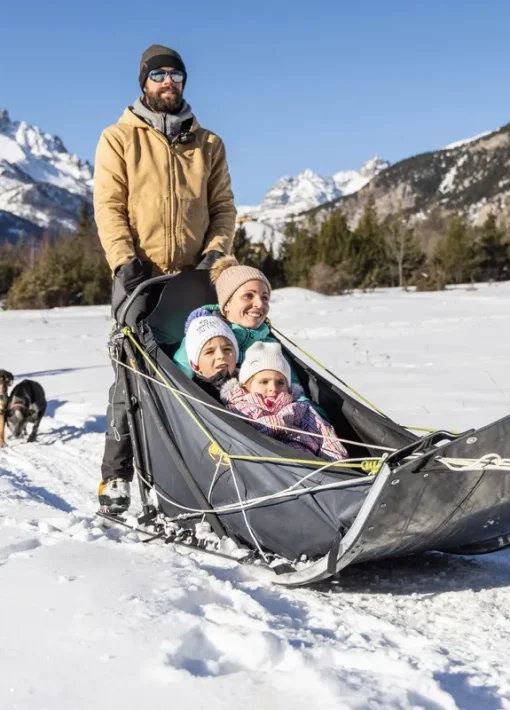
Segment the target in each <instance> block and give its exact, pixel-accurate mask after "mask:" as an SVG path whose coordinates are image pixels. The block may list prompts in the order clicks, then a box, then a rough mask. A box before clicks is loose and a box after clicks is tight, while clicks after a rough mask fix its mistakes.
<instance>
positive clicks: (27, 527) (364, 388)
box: [0, 283, 510, 710]
mask: <svg viewBox="0 0 510 710" xmlns="http://www.w3.org/2000/svg"><path fill="white" fill-rule="evenodd" d="M509 306H510V283H504V284H498V285H492V286H489V285H480V286H477V287H476V288H475V289H472V288H466V287H458V288H455V289H451V290H448V291H446V292H438V293H429V294H420V293H404V292H401V291H399V290H397V289H394V290H392V289H381V290H376V291H375V292H372V293H358V292H356V293H354V294H352V295H349V296H341V297H326V296H321V295H319V294H315V293H313V292H310V291H306V290H301V289H294V288H293V289H283V290H280V291H275V292H274V295H273V302H272V309H271V319H272V321H273V322H274V324H275V326H276V327H277V328H279V329H281V330H282V331H283V332H284V333H286V334H287V335H288V336H289V337H291V338H292V339H293V340H295V341H296V342H297V343H299V344H300V345H301V346H302V347H304V348H305V349H306V350H307V351H309V352H310V353H312V354H313V355H314V356H316V357H318V358H319V359H320V360H322V361H323V362H324V363H325V364H326V365H327V366H328V367H329V368H330V369H332V370H333V371H335V372H337V373H338V374H339V376H341V377H342V378H343V379H344V380H346V381H347V382H348V383H349V384H350V385H351V386H353V387H354V388H356V389H357V390H359V391H360V392H362V393H364V394H365V395H366V396H367V397H368V398H369V399H370V400H372V401H373V402H374V403H375V404H376V405H377V406H378V407H380V408H382V409H383V410H385V411H386V412H387V413H388V414H389V415H390V416H392V417H393V418H394V419H396V420H397V421H399V422H401V423H403V424H407V425H416V426H425V427H429V426H430V427H446V428H452V429H465V428H468V427H479V426H483V425H484V424H486V423H488V422H490V421H492V420H494V419H497V418H499V417H502V416H505V415H506V414H508V408H509V399H510V369H509V368H508V362H509V358H510V339H509V338H508V337H507V334H508V332H509V327H510V308H509ZM109 328H110V318H109V313H108V308H107V307H91V308H69V309H55V310H52V311H31V312H30V311H6V312H1V313H0V332H1V333H2V361H1V362H0V367H5V368H7V369H10V370H11V371H13V372H14V373H15V374H16V377H17V379H18V380H19V379H20V378H23V377H30V378H34V379H36V380H37V381H39V382H40V383H41V384H42V385H43V386H44V388H45V390H46V393H47V396H48V400H49V407H48V415H47V416H46V417H45V419H44V420H43V423H42V425H41V434H40V440H39V441H38V442H37V443H35V444H27V443H24V442H17V441H12V440H9V441H8V443H9V447H8V448H6V449H2V450H0V570H1V576H2V580H1V586H0V635H1V642H2V683H1V684H0V707H2V708H9V710H11V709H12V710H45V709H47V710H64V709H65V710H67V709H68V708H73V710H74V709H76V710H81V709H87V710H88V708H94V709H95V710H103V709H104V710H106V708H112V707H122V708H126V709H127V710H131V709H133V710H134V708H137V707H166V706H178V707H179V708H180V709H181V710H191V709H192V708H193V710H196V708H206V707H207V708H208V710H219V709H221V710H224V708H230V707H232V708H236V707H243V708H244V709H245V710H261V708H264V709H265V710H273V709H274V710H276V709H277V708H278V709H280V708H287V707H289V708H290V707H291V708H294V709H295V710H301V709H303V710H304V709H305V708H306V709H308V708H309V707H311V706H312V707H317V708H321V710H323V709H326V710H329V709H330V708H331V710H333V709H334V710H342V709H353V708H359V709H362V708H363V709H365V708H370V709H383V708H384V709H386V708H392V709H393V708H395V709H402V710H404V709H409V708H416V709H417V708H422V709H425V710H454V709H455V708H458V709H459V710H474V709H475V708H476V709H478V708H483V709H484V710H496V709H500V708H501V709H503V710H505V709H506V710H508V709H509V708H510V670H509V668H508V663H507V650H508V647H509V644H510V617H509V613H508V606H509V598H510V595H509V592H508V586H509V585H510V554H509V553H507V552H505V551H503V552H500V553H496V554H493V555H489V556H487V557H480V558H456V557H453V556H447V555H441V554H430V555H425V556H422V557H418V558H405V559H402V560H397V561H386V562H381V563H378V564H370V565H365V566H362V567H352V568H347V569H346V570H345V571H344V573H343V574H342V576H341V577H340V578H339V579H338V580H337V581H336V582H328V583H323V584H321V585H320V586H318V587H315V588H313V589H296V590H286V589H282V588H279V587H277V586H272V585H271V584H269V583H268V582H267V581H263V580H262V579H260V578H257V577H256V576H254V573H253V571H250V569H248V568H242V567H240V566H236V565H235V564H234V563H230V562H226V561H215V560H214V561H213V560H212V559H211V558H210V557H205V556H203V555H200V553H191V552H187V551H182V550H177V549H173V548H172V547H171V546H164V545H160V544H158V543H149V544H141V542H140V541H139V540H138V538H137V535H136V534H134V533H129V532H127V531H126V532H121V531H119V530H106V529H104V528H103V527H101V526H100V525H99V524H98V521H97V519H96V518H95V517H94V510H95V507H96V500H95V495H96V489H97V483H98V476H99V466H100V460H101V454H102V445H103V431H104V428H105V403H106V397H107V389H108V387H109V385H110V384H111V381H112V377H113V373H112V370H111V367H110V365H109V363H108V360H107V353H106V340H107V335H108V331H109ZM134 508H136V504H135V505H134Z"/></svg>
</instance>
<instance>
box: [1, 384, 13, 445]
mask: <svg viewBox="0 0 510 710" xmlns="http://www.w3.org/2000/svg"><path fill="white" fill-rule="evenodd" d="M13 380H14V376H13V374H12V372H9V371H8V370H0V449H1V448H2V447H3V446H5V439H4V432H5V417H6V415H7V406H8V404H9V387H10V386H11V385H12V381H13Z"/></svg>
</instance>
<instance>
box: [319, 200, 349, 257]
mask: <svg viewBox="0 0 510 710" xmlns="http://www.w3.org/2000/svg"><path fill="white" fill-rule="evenodd" d="M352 240H353V235H352V232H351V230H350V229H349V225H348V224H347V218H346V216H345V215H344V214H343V213H342V212H340V211H337V212H333V213H332V214H331V215H330V216H329V218H328V219H327V220H326V222H324V224H323V225H322V227H321V230H320V232H319V234H318V236H317V263H319V264H320V263H322V264H327V265H328V266H331V267H333V268H334V267H335V266H337V265H338V264H342V263H345V260H346V259H347V258H348V255H349V254H350V252H351V251H352Z"/></svg>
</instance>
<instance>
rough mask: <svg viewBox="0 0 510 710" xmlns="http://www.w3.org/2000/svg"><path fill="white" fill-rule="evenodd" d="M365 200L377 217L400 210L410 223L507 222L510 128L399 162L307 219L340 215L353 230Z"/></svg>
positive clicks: (315, 211) (321, 207) (319, 207)
mask: <svg viewBox="0 0 510 710" xmlns="http://www.w3.org/2000/svg"><path fill="white" fill-rule="evenodd" d="M369 198H373V199H374V200H375V206H376V208H377V212H378V214H379V215H380V216H381V217H385V216H386V215H388V214H390V213H391V212H394V211H395V210H397V209H399V208H402V210H403V211H404V213H405V214H407V216H408V217H409V218H411V220H420V219H423V218H424V217H426V216H427V215H428V214H429V213H430V212H431V211H432V210H436V211H438V212H439V213H442V214H444V215H445V216H447V215H451V214H453V213H458V212H460V213H463V214H465V215H466V216H467V217H468V218H469V219H470V220H471V221H472V222H474V223H480V222H483V220H484V219H485V218H486V217H487V215H488V213H489V212H491V211H494V212H496V213H497V214H499V215H502V216H503V217H508V216H510V124H508V125H506V126H503V127H502V128H499V129H497V130H496V131H492V132H489V133H482V134H479V135H477V136H474V137H473V138H468V139H466V140H460V141H456V142H454V143H451V144H449V145H447V146H445V147H444V148H441V149H440V150H436V151H431V152H429V153H422V154H420V155H416V156H414V157H411V158H406V159H405V160H401V161H400V162H398V163H395V164H393V165H391V166H390V167H388V168H387V169H386V170H383V171H381V172H380V173H379V174H377V175H376V176H375V177H374V178H373V179H372V180H371V181H370V183H369V184H368V185H366V186H364V187H363V188H362V189H361V190H359V191H357V192H356V193H354V194H350V195H348V194H345V193H344V195H343V196H341V197H339V198H336V199H334V200H333V201H332V202H329V203H326V204H322V205H319V206H318V207H317V208H312V210H311V211H310V213H309V214H310V215H313V216H314V218H315V222H316V223H317V222H318V223H319V224H320V223H321V222H323V221H324V220H325V219H326V218H327V216H328V215H329V214H330V213H331V212H332V211H334V210H337V209H340V210H342V212H344V214H345V215H346V216H347V218H348V219H349V221H350V222H351V224H356V222H357V221H358V220H359V218H360V216H361V214H362V213H363V210H364V208H365V205H366V204H367V201H368V199H369Z"/></svg>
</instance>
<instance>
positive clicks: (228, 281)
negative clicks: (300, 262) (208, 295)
mask: <svg viewBox="0 0 510 710" xmlns="http://www.w3.org/2000/svg"><path fill="white" fill-rule="evenodd" d="M248 281H262V282H263V283H265V284H266V286H267V288H268V289H269V294H271V284H270V283H269V281H268V279H267V277H266V276H265V275H264V274H263V273H262V271H259V269H255V268H254V267H253V266H242V265H241V264H240V263H239V262H238V261H237V259H236V258H235V256H222V257H221V258H220V259H218V260H217V261H216V262H215V263H214V264H213V266H212V267H211V282H212V283H213V284H214V286H215V287H216V294H217V296H218V303H219V305H220V311H221V312H222V313H223V309H224V307H225V306H226V305H227V303H228V302H229V301H230V299H231V298H232V296H233V295H234V293H235V292H236V291H237V289H238V288H240V287H241V286H243V285H244V284H245V283H248Z"/></svg>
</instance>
